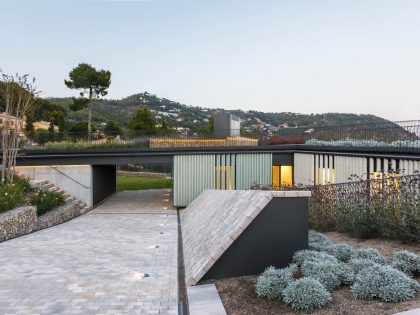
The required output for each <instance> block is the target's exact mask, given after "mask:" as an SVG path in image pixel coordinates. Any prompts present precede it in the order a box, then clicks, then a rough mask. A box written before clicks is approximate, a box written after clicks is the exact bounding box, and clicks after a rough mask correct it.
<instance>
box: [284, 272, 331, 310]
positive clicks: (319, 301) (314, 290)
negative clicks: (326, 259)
mask: <svg viewBox="0 0 420 315" xmlns="http://www.w3.org/2000/svg"><path fill="white" fill-rule="evenodd" d="M283 300H284V302H285V303H286V304H289V305H290V306H291V307H292V308H294V309H296V310H304V311H309V310H313V309H316V308H321V307H322V306H324V305H325V304H327V303H328V302H329V301H331V294H330V293H329V292H328V291H327V290H326V289H325V287H324V286H323V285H322V284H321V283H320V282H319V281H317V280H315V279H313V278H301V279H299V280H296V281H294V282H292V283H291V284H289V285H288V286H287V287H286V289H284V291H283Z"/></svg>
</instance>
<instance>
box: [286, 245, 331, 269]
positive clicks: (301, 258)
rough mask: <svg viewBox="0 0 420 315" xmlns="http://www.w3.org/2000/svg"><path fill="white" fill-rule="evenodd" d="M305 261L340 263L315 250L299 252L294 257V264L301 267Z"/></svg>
mask: <svg viewBox="0 0 420 315" xmlns="http://www.w3.org/2000/svg"><path fill="white" fill-rule="evenodd" d="M305 261H329V262H332V263H338V262H339V261H338V259H337V258H335V257H334V256H331V255H329V254H327V253H324V252H317V251H314V250H306V249H304V250H299V251H297V252H296V253H295V254H294V255H293V262H294V263H296V264H297V265H298V266H301V265H302V264H303V263H304V262H305Z"/></svg>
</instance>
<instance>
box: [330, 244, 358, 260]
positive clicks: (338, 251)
mask: <svg viewBox="0 0 420 315" xmlns="http://www.w3.org/2000/svg"><path fill="white" fill-rule="evenodd" d="M325 252H326V253H328V254H330V255H332V256H334V257H335V258H337V259H338V260H340V261H342V262H347V261H349V260H350V258H351V257H352V256H353V255H354V249H353V247H352V246H351V245H348V244H333V245H331V246H329V247H327V248H326V249H325Z"/></svg>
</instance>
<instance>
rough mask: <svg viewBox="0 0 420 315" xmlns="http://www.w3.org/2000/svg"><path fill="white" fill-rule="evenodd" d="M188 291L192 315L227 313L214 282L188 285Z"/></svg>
mask: <svg viewBox="0 0 420 315" xmlns="http://www.w3.org/2000/svg"><path fill="white" fill-rule="evenodd" d="M187 292H188V303H189V311H190V315H226V311H225V308H224V307H223V303H222V300H221V299H220V296H219V293H218V292H217V289H216V286H215V285H214V284H207V285H198V286H194V287H188V288H187Z"/></svg>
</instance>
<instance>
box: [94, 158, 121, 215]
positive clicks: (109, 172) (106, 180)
mask: <svg viewBox="0 0 420 315" xmlns="http://www.w3.org/2000/svg"><path fill="white" fill-rule="evenodd" d="M92 173H93V179H92V186H93V206H94V207H95V206H97V205H98V204H99V203H101V202H102V201H103V200H105V199H106V198H107V197H109V196H111V195H112V194H113V193H115V191H116V189H117V166H116V165H92Z"/></svg>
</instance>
